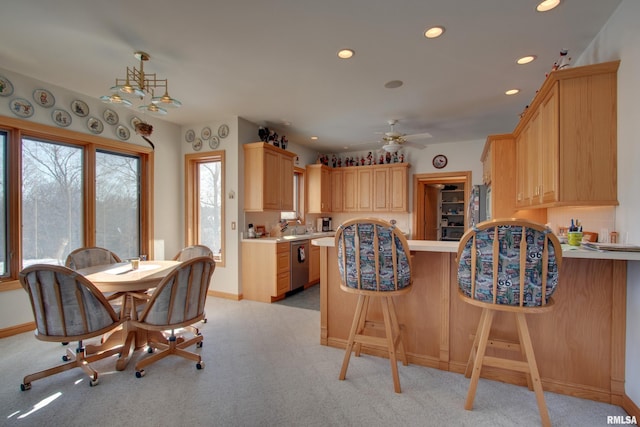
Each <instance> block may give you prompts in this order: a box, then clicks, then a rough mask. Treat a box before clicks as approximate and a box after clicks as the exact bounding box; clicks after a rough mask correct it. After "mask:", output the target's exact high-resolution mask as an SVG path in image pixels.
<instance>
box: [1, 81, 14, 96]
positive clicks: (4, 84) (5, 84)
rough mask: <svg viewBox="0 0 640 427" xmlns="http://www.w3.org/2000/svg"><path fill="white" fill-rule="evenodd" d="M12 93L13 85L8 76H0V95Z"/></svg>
mask: <svg viewBox="0 0 640 427" xmlns="http://www.w3.org/2000/svg"><path fill="white" fill-rule="evenodd" d="M11 95H13V85H12V84H11V82H10V81H9V79H8V78H6V77H4V76H0V96H11Z"/></svg>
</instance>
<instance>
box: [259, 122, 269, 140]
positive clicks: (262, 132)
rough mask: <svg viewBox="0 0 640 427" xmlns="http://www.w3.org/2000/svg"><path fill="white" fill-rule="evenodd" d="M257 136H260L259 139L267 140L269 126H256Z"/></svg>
mask: <svg viewBox="0 0 640 427" xmlns="http://www.w3.org/2000/svg"><path fill="white" fill-rule="evenodd" d="M258 137H259V138H260V141H262V142H267V141H268V140H269V128H265V127H262V126H260V127H259V128H258Z"/></svg>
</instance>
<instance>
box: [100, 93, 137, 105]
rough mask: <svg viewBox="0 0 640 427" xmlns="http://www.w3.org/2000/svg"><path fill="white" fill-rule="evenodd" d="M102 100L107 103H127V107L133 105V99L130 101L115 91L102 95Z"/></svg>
mask: <svg viewBox="0 0 640 427" xmlns="http://www.w3.org/2000/svg"><path fill="white" fill-rule="evenodd" d="M100 100H101V101H102V102H105V103H107V104H121V105H126V106H127V107H131V105H132V104H131V101H129V100H128V99H124V98H122V97H121V96H120V95H118V94H117V93H114V94H112V95H104V96H101V97H100Z"/></svg>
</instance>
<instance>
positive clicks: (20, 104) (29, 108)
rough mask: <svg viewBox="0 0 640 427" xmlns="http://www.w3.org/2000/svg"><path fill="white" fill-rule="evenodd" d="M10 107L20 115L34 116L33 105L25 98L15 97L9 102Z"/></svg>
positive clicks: (14, 112)
mask: <svg viewBox="0 0 640 427" xmlns="http://www.w3.org/2000/svg"><path fill="white" fill-rule="evenodd" d="M9 109H11V112H12V113H13V114H15V115H16V116H18V117H31V116H33V105H31V103H30V102H29V101H27V100H26V99H24V98H13V99H12V100H11V101H10V102H9Z"/></svg>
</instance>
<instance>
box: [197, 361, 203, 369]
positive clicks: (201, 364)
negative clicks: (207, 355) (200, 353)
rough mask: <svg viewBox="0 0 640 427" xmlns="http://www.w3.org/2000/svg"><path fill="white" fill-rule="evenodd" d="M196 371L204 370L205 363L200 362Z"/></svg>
mask: <svg viewBox="0 0 640 427" xmlns="http://www.w3.org/2000/svg"><path fill="white" fill-rule="evenodd" d="M196 369H198V370H200V369H204V362H198V363H196Z"/></svg>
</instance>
